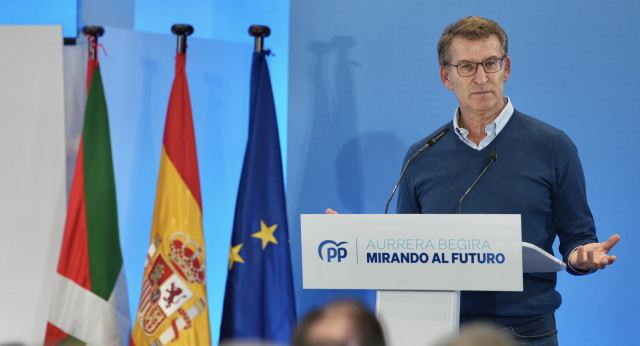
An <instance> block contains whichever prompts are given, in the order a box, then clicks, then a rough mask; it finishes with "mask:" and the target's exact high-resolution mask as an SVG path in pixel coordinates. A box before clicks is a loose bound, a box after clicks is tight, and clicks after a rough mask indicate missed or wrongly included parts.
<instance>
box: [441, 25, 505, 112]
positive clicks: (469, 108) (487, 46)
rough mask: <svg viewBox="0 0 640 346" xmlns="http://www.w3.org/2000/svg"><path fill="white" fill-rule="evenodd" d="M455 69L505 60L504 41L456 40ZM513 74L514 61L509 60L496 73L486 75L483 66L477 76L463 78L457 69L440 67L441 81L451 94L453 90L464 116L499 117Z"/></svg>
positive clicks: (453, 48)
mask: <svg viewBox="0 0 640 346" xmlns="http://www.w3.org/2000/svg"><path fill="white" fill-rule="evenodd" d="M449 52H450V55H451V61H450V62H449V63H450V64H451V65H458V64H461V63H477V62H482V61H486V60H489V59H492V58H493V59H496V58H501V57H502V50H501V49H500V41H499V40H498V38H497V37H496V36H490V37H488V38H486V39H481V40H475V41H470V40H467V39H464V38H460V37H456V38H454V39H453V41H452V42H451V46H450V47H449ZM510 73H511V59H510V58H509V57H508V56H507V57H506V58H505V59H504V61H503V63H502V69H501V70H500V71H498V72H495V73H486V72H485V71H484V69H483V68H482V65H480V66H478V70H477V71H476V74H475V75H473V76H469V77H461V76H460V75H459V74H458V71H457V70H456V68H455V67H453V66H440V78H441V79H442V83H443V84H444V86H445V87H447V89H449V90H453V92H454V93H455V94H456V98H457V99H458V104H459V105H460V110H461V112H462V115H463V116H465V117H466V116H475V115H489V116H497V115H498V113H499V112H500V111H501V110H502V108H503V107H504V101H503V93H504V82H506V81H507V79H509V74H510Z"/></svg>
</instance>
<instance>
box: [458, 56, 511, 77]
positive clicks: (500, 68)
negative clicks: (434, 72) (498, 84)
mask: <svg viewBox="0 0 640 346" xmlns="http://www.w3.org/2000/svg"><path fill="white" fill-rule="evenodd" d="M506 58H507V56H506V55H503V56H502V57H500V58H490V59H487V60H485V61H481V62H464V63H461V64H457V65H453V64H447V66H452V67H455V68H456V71H458V76H460V77H473V76H475V75H476V73H478V65H482V69H483V70H484V73H496V72H500V71H501V70H502V65H503V63H504V59H506ZM492 61H496V62H498V61H499V62H500V67H499V68H498V69H497V70H496V71H491V72H488V71H487V68H486V67H485V66H484V64H485V63H488V62H492ZM469 64H475V68H474V69H473V73H472V74H470V75H466V76H463V75H462V73H460V68H459V67H458V66H462V65H469Z"/></svg>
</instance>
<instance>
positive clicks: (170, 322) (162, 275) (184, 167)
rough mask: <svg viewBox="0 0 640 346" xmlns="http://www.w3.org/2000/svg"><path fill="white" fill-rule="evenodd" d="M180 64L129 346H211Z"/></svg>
mask: <svg viewBox="0 0 640 346" xmlns="http://www.w3.org/2000/svg"><path fill="white" fill-rule="evenodd" d="M185 60H186V55H185V53H180V52H178V53H177V55H176V72H175V79H174V81H173V86H172V89H171V96H170V98H169V107H168V110H167V118H166V122H165V127H164V138H163V141H162V153H161V156H160V172H159V174H158V186H157V190H156V201H155V209H154V212H153V224H152V227H151V241H150V246H149V250H148V252H147V263H146V264H145V271H144V277H143V279H142V291H141V294H140V302H139V305H138V311H137V312H136V317H135V322H134V326H133V334H132V340H131V341H132V342H131V343H132V345H139V346H143V345H144V346H146V345H152V344H155V345H210V344H211V335H210V327H209V312H208V308H207V304H208V300H207V286H206V276H205V271H206V265H205V263H206V261H205V249H204V235H203V230H202V199H201V197H200V178H199V176H198V159H197V155H196V141H195V134H194V129H193V119H192V117H191V103H190V101H189V88H188V85H187V76H186V73H185Z"/></svg>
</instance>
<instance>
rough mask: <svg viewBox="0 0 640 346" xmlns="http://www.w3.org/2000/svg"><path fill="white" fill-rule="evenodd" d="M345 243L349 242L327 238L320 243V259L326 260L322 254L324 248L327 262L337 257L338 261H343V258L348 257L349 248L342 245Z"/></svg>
mask: <svg viewBox="0 0 640 346" xmlns="http://www.w3.org/2000/svg"><path fill="white" fill-rule="evenodd" d="M344 244H347V242H346V241H343V242H340V243H336V242H335V241H333V240H325V241H323V242H322V243H320V245H318V256H320V259H321V260H323V261H324V260H325V259H324V257H323V256H322V254H323V250H324V253H325V254H326V258H327V259H326V261H327V262H329V263H331V260H332V259H337V260H338V262H341V261H342V259H343V258H345V257H347V249H346V248H343V247H341V246H342V245H344ZM325 246H326V249H325Z"/></svg>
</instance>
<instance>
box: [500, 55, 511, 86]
mask: <svg viewBox="0 0 640 346" xmlns="http://www.w3.org/2000/svg"><path fill="white" fill-rule="evenodd" d="M503 64H504V76H503V78H502V79H503V82H506V81H507V80H509V76H510V75H511V57H510V56H508V55H507V57H506V58H504V63H503Z"/></svg>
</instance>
